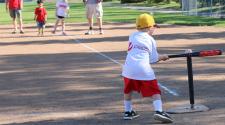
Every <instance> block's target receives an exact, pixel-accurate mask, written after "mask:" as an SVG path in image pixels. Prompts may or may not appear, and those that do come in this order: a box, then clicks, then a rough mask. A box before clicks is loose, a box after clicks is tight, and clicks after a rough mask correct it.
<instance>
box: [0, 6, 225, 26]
mask: <svg viewBox="0 0 225 125" xmlns="http://www.w3.org/2000/svg"><path fill="white" fill-rule="evenodd" d="M36 6H37V5H36V2H27V3H25V5H24V9H23V20H24V23H25V24H35V21H34V20H33V17H34V9H35V8H36ZM0 7H1V8H5V4H0ZM45 7H46V9H47V12H48V22H50V23H53V22H55V4H54V3H45ZM0 13H1V18H0V24H10V23H11V19H10V17H9V14H8V13H6V11H5V9H1V10H0ZM141 13H143V12H141V11H137V10H130V9H123V8H120V7H118V6H116V5H114V6H113V7H110V6H104V18H103V21H104V22H132V23H134V22H135V20H136V17H137V16H138V15H139V14H141ZM2 17H4V18H2ZM154 17H155V19H156V22H157V23H167V24H177V25H194V26H199V25H208V26H221V27H225V19H216V18H211V17H197V16H184V15H182V14H163V13H154ZM67 22H71V23H77V22H86V18H85V7H84V5H83V3H71V4H70V18H68V19H67Z"/></svg>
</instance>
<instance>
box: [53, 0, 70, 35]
mask: <svg viewBox="0 0 225 125" xmlns="http://www.w3.org/2000/svg"><path fill="white" fill-rule="evenodd" d="M68 12H69V4H68V1H67V0H58V1H57V3H56V17H57V20H56V22H55V26H54V30H53V31H52V33H53V34H55V32H56V29H57V26H58V23H59V22H61V23H62V35H66V32H65V17H67V16H68Z"/></svg>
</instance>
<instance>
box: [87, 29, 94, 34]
mask: <svg viewBox="0 0 225 125" xmlns="http://www.w3.org/2000/svg"><path fill="white" fill-rule="evenodd" d="M92 34H94V31H93V30H88V32H86V33H85V35H92Z"/></svg>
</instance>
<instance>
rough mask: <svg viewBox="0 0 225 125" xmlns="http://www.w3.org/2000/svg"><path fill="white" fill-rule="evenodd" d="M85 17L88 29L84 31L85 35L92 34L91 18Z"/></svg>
mask: <svg viewBox="0 0 225 125" xmlns="http://www.w3.org/2000/svg"><path fill="white" fill-rule="evenodd" d="M87 19H88V25H89V30H88V32H86V33H85V35H90V34H94V32H93V18H87Z"/></svg>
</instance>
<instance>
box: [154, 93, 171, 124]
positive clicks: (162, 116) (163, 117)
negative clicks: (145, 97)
mask: <svg viewBox="0 0 225 125" xmlns="http://www.w3.org/2000/svg"><path fill="white" fill-rule="evenodd" d="M152 98H153V107H154V110H155V114H154V119H155V120H158V121H162V122H164V123H172V122H173V119H172V118H171V117H170V116H169V115H168V114H167V113H166V112H164V111H163V109H162V100H161V95H160V94H155V95H153V96H152Z"/></svg>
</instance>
